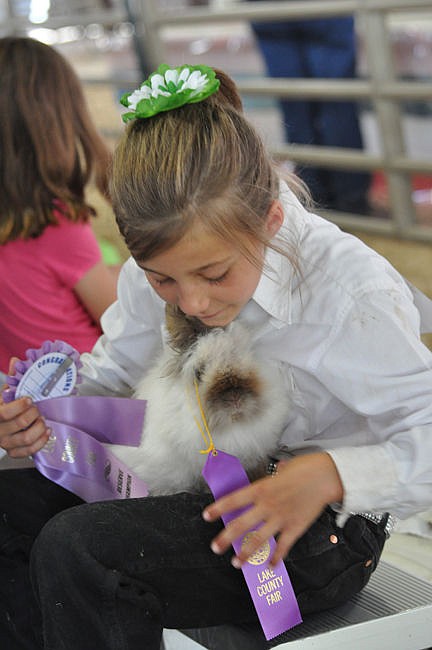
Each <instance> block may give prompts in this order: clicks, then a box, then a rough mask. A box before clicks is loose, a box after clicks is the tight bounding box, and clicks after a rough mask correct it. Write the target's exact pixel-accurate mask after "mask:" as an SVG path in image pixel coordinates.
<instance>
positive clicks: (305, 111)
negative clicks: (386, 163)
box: [252, 17, 370, 212]
mask: <svg viewBox="0 0 432 650" xmlns="http://www.w3.org/2000/svg"><path fill="white" fill-rule="evenodd" d="M252 27H253V31H254V33H255V35H256V37H257V41H258V45H259V48H260V50H261V53H262V55H263V58H264V61H265V64H266V67H267V72H268V74H269V76H270V77H293V78H299V77H306V78H316V79H322V78H332V79H350V78H354V77H355V75H356V51H355V48H356V42H355V35H354V21H353V19H352V17H342V18H332V19H315V20H298V21H297V20H296V21H292V22H289V21H282V22H275V23H272V22H269V23H253V24H252ZM280 107H281V111H282V116H283V121H284V128H285V139H286V141H287V142H294V143H298V144H313V145H322V146H326V147H349V148H352V149H359V150H361V149H363V140H362V134H361V130H360V122H359V114H358V104H357V103H356V102H352V101H326V100H323V101H320V100H307V99H305V100H294V101H292V100H287V99H284V100H281V101H280ZM296 171H297V173H298V174H299V176H301V178H302V179H303V180H304V181H305V182H306V183H307V184H308V186H309V188H310V190H311V193H312V195H313V197H314V199H315V200H316V201H317V202H318V203H319V204H320V205H321V206H323V207H330V208H335V209H340V210H347V211H353V212H355V211H358V212H364V211H365V210H366V209H367V202H366V194H367V191H368V188H369V185H370V174H368V173H365V172H348V171H341V170H335V169H325V168H317V167H316V166H314V165H308V166H305V167H302V168H300V167H299V168H298V169H296Z"/></svg>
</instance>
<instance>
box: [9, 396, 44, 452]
mask: <svg viewBox="0 0 432 650" xmlns="http://www.w3.org/2000/svg"><path fill="white" fill-rule="evenodd" d="M49 436H50V430H49V429H48V428H47V426H46V424H45V421H44V419H43V418H42V417H41V415H40V414H39V411H38V410H37V407H36V406H35V405H34V404H33V402H32V401H31V399H30V398H29V397H20V398H19V399H17V400H14V401H13V402H9V403H7V404H6V403H4V402H3V400H2V399H0V447H1V448H2V449H4V450H5V451H7V453H8V454H9V456H11V458H26V457H27V456H31V455H32V454H34V453H36V452H37V451H39V450H40V449H42V447H43V446H44V445H45V444H46V442H47V440H48V438H49Z"/></svg>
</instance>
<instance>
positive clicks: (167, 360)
mask: <svg viewBox="0 0 432 650" xmlns="http://www.w3.org/2000/svg"><path fill="white" fill-rule="evenodd" d="M167 322H168V321H167ZM174 329H175V331H174V332H173V331H172V330H171V340H170V344H169V345H166V346H165V348H164V350H163V351H162V353H161V354H160V356H159V357H158V358H157V359H156V361H155V363H154V365H153V366H152V367H151V368H150V370H149V371H148V372H147V374H146V375H145V376H144V378H143V379H142V380H141V382H140V383H139V385H138V386H137V388H136V390H135V393H134V397H136V398H140V399H145V400H147V408H146V414H145V423H144V428H143V435H142V439H141V443H140V445H139V447H127V446H122V445H110V449H111V451H112V452H113V453H114V454H115V455H116V456H118V458H119V459H120V460H122V461H123V462H124V463H125V464H126V465H127V466H128V467H129V468H130V469H131V470H132V471H133V472H134V473H135V474H137V475H138V476H140V477H141V478H142V479H143V480H144V481H145V482H146V483H147V485H148V488H149V493H150V494H152V495H162V494H173V493H175V492H181V491H207V490H208V488H207V486H206V484H205V482H204V479H203V478H202V477H201V471H202V469H203V466H204V463H205V460H206V458H207V455H206V454H200V453H199V452H200V450H203V449H207V448H208V442H207V441H205V440H204V439H203V437H202V434H201V432H200V430H199V427H198V425H197V421H198V422H199V423H200V425H201V426H202V428H203V429H204V425H203V424H202V420H201V416H200V410H199V405H198V400H197V397H196V393H195V387H194V380H196V382H197V386H198V390H199V395H200V400H201V404H202V408H203V411H204V414H205V417H206V420H207V424H208V428H209V430H210V433H211V435H212V438H213V442H214V445H215V447H216V449H219V450H221V451H225V452H227V453H229V454H233V455H235V456H237V457H238V458H239V459H240V461H241V462H242V464H243V467H244V468H245V470H246V472H247V473H248V474H249V477H250V478H251V479H253V478H256V477H257V476H258V475H263V474H264V471H263V470H264V468H265V466H266V464H267V461H268V457H269V456H271V455H272V454H274V453H275V452H276V450H277V448H278V441H279V439H280V436H281V433H282V430H283V427H284V424H285V422H286V421H287V415H288V412H289V397H288V391H287V390H286V388H284V384H283V379H282V375H281V374H280V373H279V368H278V366H277V364H275V363H270V362H268V361H265V362H263V361H261V360H258V358H257V356H256V354H255V353H254V350H253V345H252V336H251V332H250V331H249V330H248V329H247V328H246V327H245V326H243V325H242V324H241V323H239V322H233V323H231V324H230V325H228V326H227V327H226V328H224V329H222V328H214V329H210V330H202V331H201V330H200V331H196V330H194V329H193V327H191V328H188V324H187V323H186V326H185V324H184V323H183V324H182V325H181V327H180V328H176V327H175V328H174ZM194 418H196V420H197V421H196V420H195V419H194Z"/></svg>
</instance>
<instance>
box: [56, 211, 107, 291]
mask: <svg viewBox="0 0 432 650" xmlns="http://www.w3.org/2000/svg"><path fill="white" fill-rule="evenodd" d="M44 246H45V247H46V251H45V253H44V258H45V260H46V263H47V264H48V265H49V266H50V267H51V270H52V271H53V273H54V274H55V275H57V277H58V278H59V279H60V281H61V283H62V284H64V285H65V286H67V287H69V288H71V289H73V287H74V286H75V285H76V284H77V282H79V280H81V278H82V277H83V276H84V275H85V274H86V273H87V272H88V271H90V269H92V268H93V267H94V266H95V265H96V264H97V263H98V262H99V261H100V260H101V259H102V253H101V250H100V248H99V244H98V242H97V239H96V236H95V234H94V232H93V229H92V227H91V225H90V224H89V223H82V222H78V223H75V222H72V221H69V220H67V219H65V218H63V219H62V220H61V221H60V222H59V225H58V226H57V227H55V228H50V229H49V232H48V233H47V237H46V239H45V240H44Z"/></svg>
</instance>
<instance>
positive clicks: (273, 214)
mask: <svg viewBox="0 0 432 650" xmlns="http://www.w3.org/2000/svg"><path fill="white" fill-rule="evenodd" d="M283 220H284V212H283V208H282V203H281V202H280V201H279V200H277V199H276V200H275V201H273V203H272V204H271V205H270V207H269V210H268V212H267V217H266V222H265V230H266V233H267V234H268V236H269V238H270V239H271V238H272V237H274V236H275V235H276V233H277V232H278V230H279V228H280V227H281V225H282V224H283Z"/></svg>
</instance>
